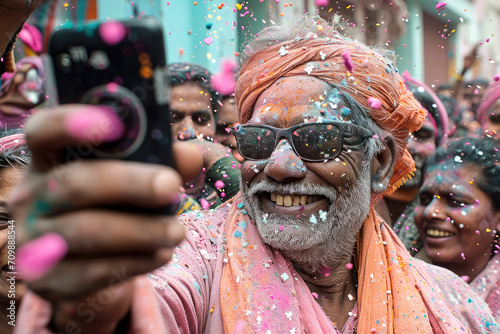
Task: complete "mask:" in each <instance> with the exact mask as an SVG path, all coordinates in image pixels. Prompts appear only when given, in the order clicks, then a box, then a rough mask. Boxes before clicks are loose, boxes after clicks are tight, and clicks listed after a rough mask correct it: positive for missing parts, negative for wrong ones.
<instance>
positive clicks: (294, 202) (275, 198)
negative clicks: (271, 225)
mask: <svg viewBox="0 0 500 334" xmlns="http://www.w3.org/2000/svg"><path fill="white" fill-rule="evenodd" d="M319 198H320V197H319V196H312V195H279V194H276V193H271V201H272V202H274V203H276V205H284V206H299V205H305V204H310V203H313V202H316V201H317V200H318V199H319Z"/></svg>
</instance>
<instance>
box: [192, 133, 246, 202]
mask: <svg viewBox="0 0 500 334" xmlns="http://www.w3.org/2000/svg"><path fill="white" fill-rule="evenodd" d="M189 142H194V143H196V145H197V146H198V148H200V150H201V151H202V153H203V167H204V168H205V170H206V171H207V174H206V176H205V182H206V184H207V185H208V186H210V187H212V188H213V189H216V190H217V195H218V196H219V198H220V200H221V202H222V203H224V202H226V201H227V200H229V199H231V198H232V197H233V196H234V195H236V194H237V193H238V191H240V175H241V170H240V168H239V166H241V165H240V162H239V161H238V160H237V159H236V158H235V157H234V155H233V154H232V152H231V149H230V148H229V147H228V146H225V145H222V144H217V143H214V142H211V141H207V140H202V139H194V140H192V141H189ZM189 142H188V143H189Z"/></svg>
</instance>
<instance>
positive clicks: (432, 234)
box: [426, 230, 454, 237]
mask: <svg viewBox="0 0 500 334" xmlns="http://www.w3.org/2000/svg"><path fill="white" fill-rule="evenodd" d="M426 233H427V235H428V236H430V237H450V236H452V235H454V234H453V233H451V232H446V231H439V230H427V231H426Z"/></svg>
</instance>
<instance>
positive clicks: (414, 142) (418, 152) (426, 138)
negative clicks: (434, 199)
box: [401, 118, 437, 189]
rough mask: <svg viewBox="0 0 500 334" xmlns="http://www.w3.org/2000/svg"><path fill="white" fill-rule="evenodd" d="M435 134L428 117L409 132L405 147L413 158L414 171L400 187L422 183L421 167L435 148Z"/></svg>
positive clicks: (409, 186) (414, 186)
mask: <svg viewBox="0 0 500 334" xmlns="http://www.w3.org/2000/svg"><path fill="white" fill-rule="evenodd" d="M436 135H437V134H436V131H435V129H434V126H433V124H432V123H431V121H429V119H428V118H426V119H425V122H424V124H423V125H422V127H421V128H420V129H418V130H417V131H415V132H413V133H412V134H411V136H410V139H409V140H408V146H407V149H408V151H409V152H410V154H411V156H412V157H413V160H415V168H416V171H415V173H414V174H415V175H414V176H413V178H412V179H411V180H408V181H406V182H405V183H404V184H403V185H402V186H401V188H403V189H408V188H416V187H418V186H420V184H421V183H422V168H423V167H424V162H425V160H427V159H428V158H429V157H430V156H431V155H432V154H433V153H434V151H435V150H436Z"/></svg>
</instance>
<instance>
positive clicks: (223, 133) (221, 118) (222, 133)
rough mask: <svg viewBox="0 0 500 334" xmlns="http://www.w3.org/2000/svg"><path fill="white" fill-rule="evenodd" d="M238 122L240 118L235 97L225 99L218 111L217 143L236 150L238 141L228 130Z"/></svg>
mask: <svg viewBox="0 0 500 334" xmlns="http://www.w3.org/2000/svg"><path fill="white" fill-rule="evenodd" d="M238 122H239V117H238V111H237V110H236V101H235V100H234V97H228V98H225V99H223V100H222V101H221V105H220V106H219V110H218V111H217V135H216V136H215V138H216V139H217V142H219V143H221V144H223V145H226V146H229V147H231V148H236V139H235V138H234V136H233V135H232V134H231V133H230V132H229V131H228V130H227V129H228V128H229V127H231V126H233V125H236V124H237V123H238Z"/></svg>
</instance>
